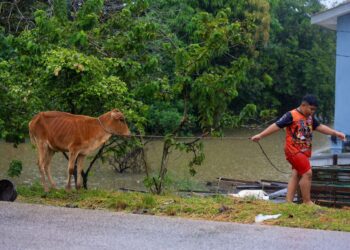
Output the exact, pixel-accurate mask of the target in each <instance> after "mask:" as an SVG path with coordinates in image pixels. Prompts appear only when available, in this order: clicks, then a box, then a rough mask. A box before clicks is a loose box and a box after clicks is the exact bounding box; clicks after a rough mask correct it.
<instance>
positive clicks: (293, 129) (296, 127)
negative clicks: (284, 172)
mask: <svg viewBox="0 0 350 250" xmlns="http://www.w3.org/2000/svg"><path fill="white" fill-rule="evenodd" d="M276 125H277V126H278V127H280V128H283V127H286V142H285V146H284V152H285V154H286V156H287V157H288V156H292V155H295V154H297V153H299V152H302V153H304V154H305V155H306V156H307V157H310V156H311V150H312V131H313V130H314V129H315V128H316V127H317V126H319V125H320V123H319V122H318V121H317V120H316V119H315V118H314V117H313V116H309V117H306V116H304V115H303V114H302V113H301V112H300V111H298V110H297V109H294V110H292V111H289V112H287V113H286V114H285V115H284V116H283V117H282V118H280V119H279V120H278V121H277V122H276Z"/></svg>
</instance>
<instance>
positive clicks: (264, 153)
mask: <svg viewBox="0 0 350 250" xmlns="http://www.w3.org/2000/svg"><path fill="white" fill-rule="evenodd" d="M130 137H141V138H149V139H163V138H165V137H166V136H163V135H131V136H130ZM173 138H174V139H202V140H203V139H204V140H247V139H250V137H244V136H221V137H214V136H212V137H208V136H202V137H201V136H197V137H195V136H174V137H173ZM257 144H258V146H259V148H260V150H261V152H262V154H263V155H264V157H265V158H266V160H267V161H268V163H269V165H271V166H272V167H273V168H274V169H275V170H276V171H278V172H280V173H282V174H289V173H288V172H285V171H283V170H280V169H279V168H278V167H277V166H276V165H275V164H274V163H273V162H272V161H271V159H270V157H269V156H268V155H267V153H266V152H265V150H264V148H263V147H262V145H261V144H260V142H257Z"/></svg>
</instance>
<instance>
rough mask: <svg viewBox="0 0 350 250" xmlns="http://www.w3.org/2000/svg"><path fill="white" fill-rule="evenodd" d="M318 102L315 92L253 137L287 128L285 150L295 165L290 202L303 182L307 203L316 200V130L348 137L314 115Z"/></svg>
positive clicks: (288, 194)
mask: <svg viewBox="0 0 350 250" xmlns="http://www.w3.org/2000/svg"><path fill="white" fill-rule="evenodd" d="M317 106H318V101H317V98H316V97H315V96H313V95H306V96H304V97H303V99H302V101H301V104H300V106H299V107H298V108H296V109H293V110H291V111H289V112H287V113H285V114H284V115H283V116H282V117H281V118H280V119H279V120H278V121H277V122H276V123H274V124H272V125H270V126H269V127H267V128H266V129H265V130H264V131H262V132H261V133H259V134H257V135H255V136H253V137H252V138H251V140H252V141H255V142H258V141H259V140H260V139H262V138H264V137H266V136H268V135H270V134H272V133H274V132H276V131H278V130H280V129H281V128H286V140H285V147H284V152H285V155H286V159H287V161H288V162H289V163H290V164H291V165H292V176H291V178H290V180H289V182H288V191H287V197H286V200H287V202H293V199H294V195H295V192H296V189H297V187H298V184H299V185H300V191H301V195H302V197H303V203H304V204H307V205H312V204H313V202H312V201H311V199H310V189H311V180H312V170H311V166H310V161H309V158H310V156H311V150H312V132H313V130H316V131H318V132H321V133H323V134H326V135H333V136H336V137H338V138H339V139H341V140H345V134H344V133H341V132H339V131H336V130H334V129H331V128H329V127H327V126H325V125H323V124H320V123H319V122H318V121H317V120H316V119H315V118H314V113H315V111H316V109H317Z"/></svg>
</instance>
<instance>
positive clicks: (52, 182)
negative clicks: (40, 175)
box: [45, 149, 56, 188]
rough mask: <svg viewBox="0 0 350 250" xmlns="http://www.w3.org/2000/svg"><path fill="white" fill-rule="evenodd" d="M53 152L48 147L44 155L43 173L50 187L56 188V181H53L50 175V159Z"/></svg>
mask: <svg viewBox="0 0 350 250" xmlns="http://www.w3.org/2000/svg"><path fill="white" fill-rule="evenodd" d="M54 153H55V152H54V151H52V150H51V149H48V150H47V153H46V155H45V173H46V176H47V178H48V180H49V182H50V184H51V188H56V183H55V182H54V180H53V179H52V176H51V159H52V156H53V155H54Z"/></svg>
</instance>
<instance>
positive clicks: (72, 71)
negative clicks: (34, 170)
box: [0, 0, 335, 193]
mask: <svg viewBox="0 0 350 250" xmlns="http://www.w3.org/2000/svg"><path fill="white" fill-rule="evenodd" d="M323 8H324V7H323V6H322V5H321V4H320V2H319V1H318V0H227V1H222V0H211V1H208V0H196V1H185V0H149V1H147V0H135V1H110V0H106V1H103V0H85V1H83V0H52V1H43V0H42V1H32V0H27V1H5V2H0V17H1V18H0V105H1V107H0V137H1V138H5V139H6V140H8V141H13V142H15V143H18V142H20V141H23V139H24V138H25V137H27V135H28V128H27V124H28V121H29V120H30V119H31V117H32V116H33V115H34V114H36V113H37V112H40V111H44V110H60V111H66V112H71V113H75V114H85V115H91V116H98V115H100V114H102V113H104V112H106V111H109V110H111V109H112V108H115V107H116V108H119V109H121V110H122V111H123V112H124V114H125V115H126V117H127V120H128V124H129V126H130V128H131V130H132V132H133V133H137V134H153V135H167V136H166V137H165V139H164V147H163V157H162V161H161V163H160V172H159V174H158V175H156V176H152V175H151V173H149V172H148V171H147V168H146V175H147V178H146V181H145V183H146V185H148V186H149V187H151V190H152V191H153V192H156V193H161V190H162V186H163V183H164V179H165V175H166V170H167V167H166V164H167V160H168V155H169V153H170V152H171V149H172V148H176V149H178V150H183V151H185V152H187V153H188V152H192V153H193V159H192V160H191V161H190V162H189V167H190V172H191V173H192V174H194V173H195V169H194V165H199V164H201V162H202V161H203V159H204V155H203V152H202V145H201V144H200V143H199V142H198V140H194V141H192V142H186V143H184V142H178V141H176V140H174V136H176V135H189V134H202V135H206V134H209V133H211V134H220V133H221V132H220V131H221V130H222V129H223V128H230V127H235V126H240V125H246V124H251V123H261V122H267V121H271V120H272V119H273V118H276V116H278V115H280V114H282V113H284V112H285V111H287V110H289V109H291V108H293V107H295V106H296V105H298V102H299V100H300V98H301V97H302V96H303V95H304V94H306V93H314V94H316V95H318V96H319V97H320V98H321V107H320V110H319V115H320V117H321V118H323V119H325V120H327V121H329V119H330V117H332V112H333V102H334V65H335V62H334V54H335V37H334V33H332V32H330V31H327V30H325V29H322V28H320V27H317V26H315V25H311V24H310V16H311V15H312V14H314V13H316V12H319V11H322V10H323ZM114 142H117V141H112V142H110V143H109V144H108V145H109V148H106V150H105V149H104V148H102V149H101V150H100V151H99V153H98V154H97V155H96V156H95V158H94V160H93V161H92V163H93V162H94V161H95V159H96V157H103V154H104V153H105V152H108V151H113V152H114V155H116V156H117V157H119V158H120V155H121V154H120V150H119V151H118V150H117V151H116V150H115V149H116V148H117V149H121V150H122V153H123V152H124V153H125V151H127V150H125V145H124V146H123V147H121V146H120V144H117V146H115V144H114ZM140 143H141V144H140ZM142 143H143V142H142V141H138V144H137V145H139V146H136V149H135V147H134V146H131V148H133V147H134V150H137V152H140V153H142V151H140V150H139V148H140V145H141V148H142ZM133 145H135V144H133ZM132 150H133V149H132ZM133 152H135V151H133ZM133 152H132V154H129V156H130V155H131V156H132V155H135V154H134V153H133ZM129 158H130V157H129ZM133 158H135V157H133ZM92 163H91V164H90V166H89V168H88V170H87V173H86V176H85V177H84V178H85V181H84V182H85V183H86V181H87V174H88V172H89V170H90V168H91V166H92ZM147 183H148V184H147Z"/></svg>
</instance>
